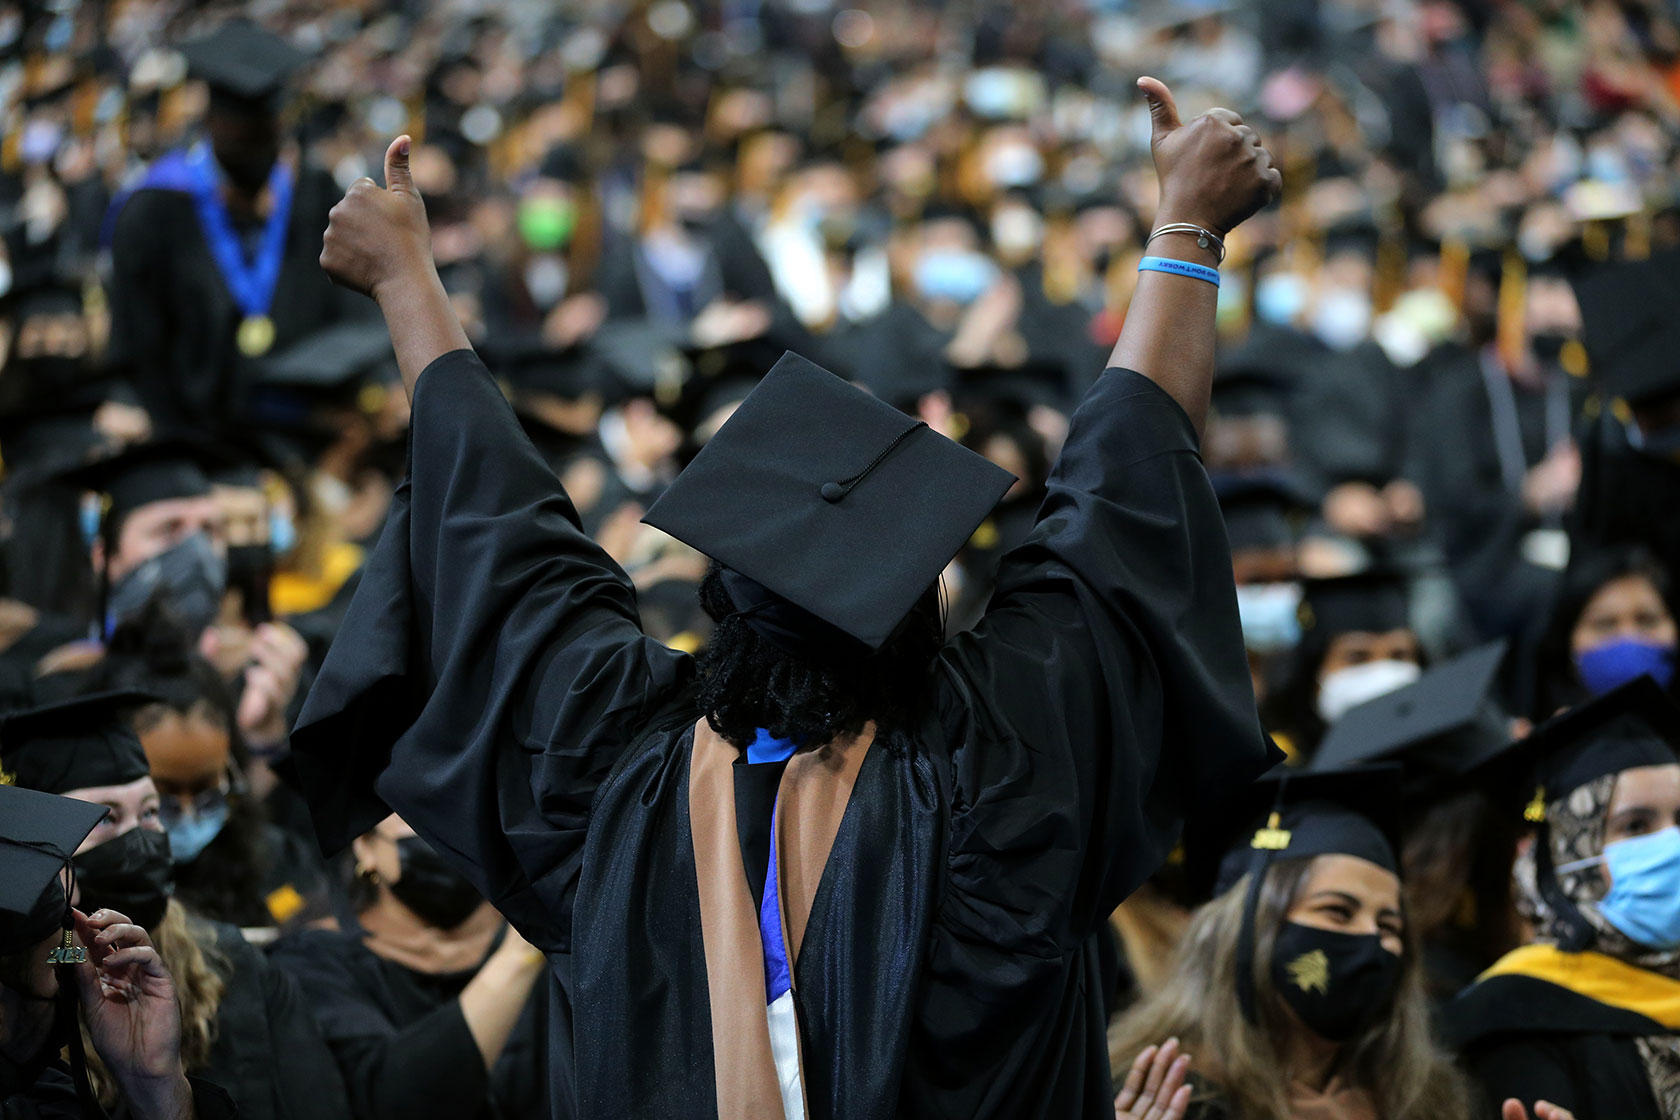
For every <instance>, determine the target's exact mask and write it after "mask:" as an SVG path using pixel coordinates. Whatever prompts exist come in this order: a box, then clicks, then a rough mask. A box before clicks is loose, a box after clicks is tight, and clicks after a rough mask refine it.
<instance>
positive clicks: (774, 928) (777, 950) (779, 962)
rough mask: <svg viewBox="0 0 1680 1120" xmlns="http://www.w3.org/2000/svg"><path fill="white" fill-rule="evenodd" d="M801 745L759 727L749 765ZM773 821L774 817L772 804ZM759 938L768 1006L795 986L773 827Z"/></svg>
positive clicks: (784, 755) (782, 757) (780, 757)
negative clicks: (786, 939) (762, 951)
mask: <svg viewBox="0 0 1680 1120" xmlns="http://www.w3.org/2000/svg"><path fill="white" fill-rule="evenodd" d="M796 749H798V748H797V745H796V744H795V743H794V741H793V740H792V739H777V738H775V737H773V736H772V735H771V734H770V733H769V732H768V731H766V730H764V729H763V728H759V731H758V737H757V738H756V739H754V740H753V742H752V743H751V745H749V746H748V747H747V765H749V766H753V765H757V764H760V763H785V762H786V761H787V760H788V759H790V758H792V757H793V752H794V751H795V750H796ZM770 813H771V817H770V819H771V821H772V823H773V822H774V821H775V807H774V805H772V807H771V810H770ZM758 939H759V942H760V943H761V944H762V946H763V948H764V995H765V999H764V1003H765V1006H769V1005H770V1004H772V1003H775V1002H776V1000H778V999H780V998H781V996H782V994H783V993H784V992H786V991H787V990H788V989H790V988H791V987H793V976H792V973H791V972H790V970H789V969H788V954H787V942H786V941H785V940H784V939H783V937H782V905H781V891H780V889H779V888H778V885H777V882H776V833H775V829H774V827H772V829H771V831H770V863H769V867H768V868H767V870H766V871H765V876H764V897H763V901H761V902H760V903H759V907H758Z"/></svg>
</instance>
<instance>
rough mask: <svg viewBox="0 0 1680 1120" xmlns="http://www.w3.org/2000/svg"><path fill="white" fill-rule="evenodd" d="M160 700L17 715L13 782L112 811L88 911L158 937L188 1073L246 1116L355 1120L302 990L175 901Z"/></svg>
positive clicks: (109, 1078) (8, 753) (7, 730)
mask: <svg viewBox="0 0 1680 1120" xmlns="http://www.w3.org/2000/svg"><path fill="white" fill-rule="evenodd" d="M151 699H152V698H151V697H149V696H146V695H145V694H143V693H134V692H106V693H102V694H98V695H93V696H86V697H81V698H78V699H74V700H68V701H64V702H61V703H57V704H49V705H44V706H42V707H39V708H34V709H31V710H28V711H23V712H14V713H12V714H10V715H8V716H6V717H5V719H4V720H3V721H0V769H3V770H4V771H5V774H6V776H7V777H9V778H10V780H11V781H12V782H13V783H15V784H16V785H18V786H20V787H22V788H25V789H34V790H40V791H43V792H46V793H53V794H58V795H60V796H63V797H70V798H74V799H75V800H77V801H83V802H87V803H88V804H90V805H96V806H99V807H100V808H101V809H102V810H104V811H105V816H104V819H102V820H100V821H99V823H98V824H97V825H96V826H95V827H94V829H93V831H92V832H90V833H89V834H88V836H87V837H86V839H84V840H83V841H82V842H81V844H80V845H79V846H78V847H77V848H76V850H75V852H74V853H73V857H74V858H73V859H72V867H73V869H74V871H75V893H76V898H75V902H76V904H77V905H78V906H79V907H80V908H81V909H83V910H85V911H90V912H91V911H94V910H98V909H104V910H109V911H116V912H120V913H122V914H126V915H127V916H128V917H127V919H125V920H131V921H132V922H133V924H135V925H137V926H139V927H141V928H142V929H144V930H146V931H147V934H148V935H149V937H150V939H151V943H152V945H153V946H155V948H156V950H157V954H158V957H159V959H160V960H161V962H162V964H163V967H165V968H166V969H168V970H169V973H170V975H171V976H172V977H173V978H174V988H175V997H176V1001H177V1003H178V1004H179V1006H180V1011H181V1023H180V1028H179V1045H180V1059H181V1063H182V1065H183V1066H184V1067H185V1068H186V1070H187V1071H188V1072H189V1073H191V1074H193V1075H195V1076H197V1077H200V1078H202V1079H203V1080H205V1081H207V1082H210V1083H213V1084H215V1085H219V1086H221V1087H222V1088H224V1089H226V1090H227V1091H228V1093H229V1094H230V1095H231V1096H232V1097H233V1100H234V1103H235V1104H236V1105H237V1106H238V1108H239V1113H240V1115H241V1116H250V1117H265V1118H270V1120H305V1118H307V1120H317V1118H319V1120H348V1117H349V1116H350V1108H349V1103H348V1100H347V1098H346V1096H345V1092H344V1086H343V1084H342V1083H341V1082H340V1080H339V1077H338V1071H337V1069H336V1067H335V1066H334V1065H333V1060H332V1055H331V1054H330V1053H329V1052H328V1050H327V1048H326V1045H325V1044H324V1043H323V1042H322V1041H321V1036H320V1035H319V1034H318V1033H317V1032H316V1030H315V1024H314V1022H313V1020H311V1019H310V1017H309V1012H308V1009H307V1008H306V1007H305V1005H304V1002H303V998H302V996H301V994H300V993H299V991H298V987H297V984H296V983H294V982H293V980H292V979H291V978H290V977H289V976H287V975H285V974H284V973H282V972H281V971H280V970H279V969H277V968H275V967H273V966H272V965H270V964H269V963H268V961H267V960H266V959H265V958H264V957H263V955H262V953H261V952H260V951H258V950H257V949H256V948H254V947H253V946H251V945H249V944H247V943H246V941H245V939H244V938H243V937H242V936H241V935H240V932H239V930H238V929H237V928H236V927H234V926H230V925H224V924H222V923H219V922H210V921H206V920H204V919H203V918H202V917H200V916H199V915H197V914H195V913H193V912H192V911H191V910H190V909H189V908H188V907H187V906H185V905H183V903H182V902H181V901H180V900H178V899H176V898H173V897H172V895H173V894H174V892H175V881H174V880H175V874H176V867H175V865H174V863H173V862H172V861H171V860H170V850H169V849H170V840H169V833H168V832H167V831H165V828H164V825H163V821H162V819H161V815H160V813H159V811H158V803H159V798H158V791H157V786H156V785H155V784H154V783H153V781H152V777H151V775H150V773H149V772H148V769H147V760H146V752H145V750H144V749H143V747H142V746H141V740H140V736H139V735H137V734H136V733H135V732H134V731H133V730H132V728H131V726H130V716H131V713H132V712H134V711H135V709H136V708H139V707H144V706H146V705H147V704H148V703H149V702H150V701H151ZM88 1065H89V1074H90V1078H91V1083H92V1085H93V1088H94V1091H95V1092H96V1093H97V1095H98V1097H99V1100H100V1103H101V1105H103V1106H104V1107H106V1108H113V1107H117V1106H119V1104H120V1102H119V1092H120V1091H121V1088H122V1086H121V1083H120V1079H119V1077H118V1071H117V1070H116V1069H114V1068H111V1067H109V1066H108V1065H107V1064H106V1063H105V1062H103V1061H100V1060H99V1059H98V1058H90V1059H89V1063H88Z"/></svg>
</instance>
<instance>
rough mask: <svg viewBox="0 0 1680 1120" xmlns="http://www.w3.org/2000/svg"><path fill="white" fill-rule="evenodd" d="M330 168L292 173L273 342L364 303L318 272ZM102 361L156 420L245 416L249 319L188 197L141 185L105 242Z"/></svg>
mask: <svg viewBox="0 0 1680 1120" xmlns="http://www.w3.org/2000/svg"><path fill="white" fill-rule="evenodd" d="M343 193H344V192H343V191H341V190H339V189H338V185H337V184H336V183H335V182H334V181H333V179H332V176H330V175H328V174H327V173H326V172H324V171H322V170H320V169H319V168H313V167H307V166H306V167H305V168H304V169H303V171H302V172H301V173H300V174H299V176H298V182H297V189H296V194H295V195H294V196H293V200H292V214H291V222H290V225H289V229H288V232H287V235H286V251H285V256H284V258H283V260H282V263H281V266H280V281H279V285H278V287H277V288H276V289H275V294H274V307H273V310H272V311H271V312H270V313H269V314H270V317H271V318H272V319H273V320H274V332H275V334H274V348H273V352H278V351H280V350H283V349H285V348H286V347H287V346H288V345H290V344H292V343H294V342H297V341H299V340H301V339H303V338H304V337H306V336H307V335H309V334H312V333H313V332H315V331H317V330H320V329H321V328H323V327H326V326H328V325H330V324H332V323H335V322H338V321H340V320H341V319H344V318H346V317H349V316H352V315H355V314H357V313H361V314H366V311H365V310H364V309H362V308H360V307H358V306H357V304H356V303H352V302H351V298H352V297H351V296H350V294H349V293H348V292H347V291H346V290H344V289H341V288H337V287H335V286H334V285H333V283H332V281H331V280H329V279H328V278H327V274H326V273H325V272H323V271H322V270H321V265H320V259H319V258H320V256H321V234H322V233H323V232H324V231H325V230H326V228H327V211H328V210H330V209H331V208H332V207H333V205H334V204H335V203H336V202H337V201H338V200H339V198H340V197H341V196H342V195H343ZM111 269H112V274H111V343H110V351H109V355H108V360H109V361H110V363H111V364H112V366H113V367H115V368H116V369H118V370H119V371H121V372H123V373H125V374H126V375H127V376H128V377H129V378H130V379H131V380H132V381H133V383H134V386H135V388H136V389H137V390H138V391H139V393H140V397H141V401H142V403H143V404H144V405H145V406H146V409H147V410H148V411H149V412H150V413H151V415H152V419H153V422H154V423H155V424H156V425H157V426H158V427H159V428H160V429H176V428H186V429H188V430H192V431H209V432H219V433H223V434H226V433H227V432H228V429H229V427H230V426H231V425H233V424H234V422H235V421H236V420H238V419H239V418H240V416H241V412H242V409H243V408H244V405H245V400H246V395H247V394H248V392H249V390H250V387H251V383H252V381H253V380H254V379H255V378H256V376H257V375H258V370H259V369H260V361H259V360H253V359H250V358H247V357H245V356H244V355H242V354H241V353H240V352H239V348H238V346H237V344H236V341H235V335H236V332H237V331H238V329H239V323H240V321H241V319H242V318H243V317H244V316H243V313H242V312H241V311H240V309H239V307H238V305H237V304H236V303H235V302H234V298H233V296H232V294H231V293H230V292H229V291H228V287H227V284H226V282H225V281H224V280H223V279H222V275H221V272H220V271H219V270H218V269H217V267H216V262H215V260H214V258H213V257H212V256H211V254H210V249H209V245H208V243H207V242H206V240H205V237H204V233H203V230H202V229H201V228H200V224H199V220H198V214H197V211H196V210H195V209H194V207H193V200H192V198H191V197H190V196H189V195H187V194H185V193H183V192H180V191H173V190H160V189H148V190H141V191H136V192H135V193H134V195H133V196H132V197H131V198H129V199H128V200H127V202H126V203H125V204H124V205H123V207H122V212H121V213H120V214H119V215H118V217H117V221H116V226H115V233H114V235H113V239H112V244H111Z"/></svg>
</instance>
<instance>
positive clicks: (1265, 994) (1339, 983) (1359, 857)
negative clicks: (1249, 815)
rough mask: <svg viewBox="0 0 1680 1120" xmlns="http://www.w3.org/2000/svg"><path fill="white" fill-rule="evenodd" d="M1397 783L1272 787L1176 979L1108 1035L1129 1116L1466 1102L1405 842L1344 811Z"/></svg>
mask: <svg viewBox="0 0 1680 1120" xmlns="http://www.w3.org/2000/svg"><path fill="white" fill-rule="evenodd" d="M1392 782H1393V776H1392V775H1391V774H1387V773H1384V772H1378V773H1375V774H1371V773H1365V774H1348V773H1344V774H1327V775H1299V776H1294V777H1292V778H1291V779H1288V780H1286V781H1285V782H1284V783H1283V788H1282V789H1281V790H1279V788H1278V783H1277V782H1275V781H1274V782H1272V783H1270V784H1269V787H1268V788H1267V792H1266V799H1267V800H1268V801H1271V802H1272V806H1273V807H1272V810H1271V812H1270V813H1269V814H1264V815H1262V816H1261V819H1260V821H1259V827H1257V828H1248V829H1245V830H1244V831H1243V832H1241V833H1240V834H1239V839H1238V840H1237V842H1236V843H1235V844H1234V845H1232V846H1231V847H1230V848H1229V849H1228V850H1227V851H1226V852H1225V855H1224V858H1223V859H1222V860H1220V861H1219V863H1218V864H1217V867H1218V879H1217V888H1218V893H1217V895H1216V897H1214V898H1213V900H1212V901H1211V902H1209V903H1207V904H1206V905H1204V906H1203V907H1201V908H1200V909H1199V910H1198V911H1197V912H1196V914H1195V916H1194V917H1193V918H1192V919H1191V921H1190V925H1189V928H1188V929H1187V931H1186V933H1185V937H1184V940H1183V942H1182V944H1181V945H1180V948H1179V953H1178V956H1177V959H1176V962H1175V964H1174V967H1173V969H1172V971H1171V973H1170V975H1169V978H1168V980H1167V982H1166V984H1165V985H1164V986H1163V987H1162V988H1161V989H1160V990H1159V991H1158V992H1157V993H1155V994H1154V995H1153V996H1151V997H1150V998H1148V999H1146V1000H1144V1001H1143V1002H1142V1003H1141V1004H1139V1005H1138V1006H1137V1007H1136V1008H1134V1009H1133V1010H1132V1011H1131V1012H1130V1013H1129V1014H1127V1015H1126V1016H1125V1017H1124V1018H1122V1019H1120V1020H1119V1021H1118V1022H1117V1023H1116V1024H1115V1025H1114V1027H1113V1029H1112V1030H1111V1032H1110V1050H1109V1053H1110V1061H1111V1063H1112V1065H1113V1067H1114V1069H1115V1070H1116V1071H1117V1072H1118V1071H1122V1070H1129V1073H1128V1075H1127V1077H1126V1080H1125V1083H1124V1086H1123V1087H1122V1089H1121V1092H1120V1094H1119V1096H1118V1098H1117V1099H1116V1102H1115V1114H1116V1116H1117V1117H1119V1118H1120V1120H1131V1118H1140V1120H1141V1118H1143V1117H1148V1118H1150V1120H1156V1118H1158V1117H1160V1118H1174V1120H1176V1118H1181V1117H1186V1116H1195V1117H1198V1118H1204V1120H1211V1118H1215V1117H1217V1118H1222V1120H1225V1118H1228V1120H1379V1118H1380V1120H1464V1118H1465V1117H1467V1116H1468V1115H1469V1104H1468V1101H1469V1093H1468V1091H1467V1088H1466V1086H1465V1084H1464V1082H1463V1080H1462V1079H1461V1078H1460V1076H1459V1075H1458V1073H1457V1071H1456V1070H1455V1069H1454V1068H1453V1066H1452V1064H1451V1061H1450V1060H1449V1059H1448V1057H1447V1056H1446V1054H1445V1053H1444V1052H1443V1051H1442V1050H1441V1049H1440V1048H1438V1046H1437V1045H1436V1042H1435V1040H1434V1038H1433V1037H1432V1035H1431V1031H1430V1024H1429V1011H1428V1003H1427V1000H1426V998H1425V995H1424V990H1423V985H1422V979H1421V974H1420V970H1419V963H1418V956H1417V951H1416V947H1415V945H1414V944H1413V942H1412V939H1411V937H1410V934H1409V931H1408V929H1407V926H1406V919H1405V913H1404V905H1403V903H1402V901H1401V893H1400V876H1399V863H1398V861H1397V860H1396V859H1395V856H1394V850H1393V845H1392V843H1391V842H1390V840H1389V837H1388V836H1387V835H1385V830H1384V829H1382V828H1379V827H1378V825H1377V824H1375V823H1373V819H1372V816H1371V815H1368V813H1367V812H1360V811H1356V810H1354V809H1352V808H1350V807H1348V806H1349V805H1350V804H1357V805H1362V806H1364V807H1365V808H1366V809H1367V810H1370V809H1371V808H1372V807H1373V806H1376V805H1380V803H1381V800H1382V795H1383V794H1384V792H1386V791H1388V790H1389V789H1391V788H1392ZM1215 858H1217V857H1215ZM1210 862H1211V861H1210ZM1192 1069H1193V1070H1194V1073H1193V1074H1192V1072H1191V1071H1192ZM1519 1115H1521V1116H1523V1117H1526V1114H1519ZM1536 1115H1537V1117H1539V1118H1540V1120H1564V1118H1565V1117H1566V1116H1567V1114H1566V1113H1563V1112H1562V1111H1561V1110H1553V1111H1547V1110H1546V1109H1538V1110H1537V1113H1536ZM1505 1116H1506V1118H1507V1120H1510V1118H1511V1116H1512V1114H1511V1113H1510V1112H1508V1111H1507V1112H1506V1113H1505Z"/></svg>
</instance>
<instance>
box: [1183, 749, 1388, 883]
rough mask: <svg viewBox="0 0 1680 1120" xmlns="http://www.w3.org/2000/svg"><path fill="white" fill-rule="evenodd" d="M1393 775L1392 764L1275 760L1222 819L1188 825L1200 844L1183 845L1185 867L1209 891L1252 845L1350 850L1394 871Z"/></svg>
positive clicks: (1279, 852) (1287, 851) (1272, 854)
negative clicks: (1344, 765) (1317, 765)
mask: <svg viewBox="0 0 1680 1120" xmlns="http://www.w3.org/2000/svg"><path fill="white" fill-rule="evenodd" d="M1399 776H1400V768H1399V767H1398V766H1394V765H1370V766H1357V767H1351V768H1348V769H1343V770H1337V771H1332V772H1318V771H1310V770H1300V769H1297V768H1295V767H1291V766H1288V765H1282V766H1275V767H1273V768H1272V769H1271V770H1268V771H1267V772H1266V773H1264V774H1262V775H1261V776H1260V777H1259V778H1256V779H1255V781H1254V783H1253V785H1251V786H1250V787H1249V789H1248V790H1247V791H1246V792H1245V793H1244V794H1243V795H1242V797H1241V798H1240V799H1239V802H1238V804H1237V805H1235V806H1233V807H1232V808H1231V810H1230V811H1229V812H1227V813H1223V814H1221V818H1222V819H1220V820H1219V821H1213V822H1206V823H1205V825H1204V824H1198V825H1196V826H1193V827H1194V828H1195V830H1196V831H1195V833H1194V834H1195V835H1197V836H1199V837H1202V838H1203V839H1202V840H1201V843H1202V844H1207V845H1208V847H1206V848H1202V849H1201V850H1198V844H1196V843H1192V844H1190V845H1189V847H1188V851H1189V859H1190V865H1191V875H1192V876H1193V878H1195V879H1197V880H1198V881H1200V882H1201V883H1202V884H1203V886H1204V888H1205V890H1206V895H1207V897H1210V898H1213V897H1217V896H1219V895H1221V894H1224V893H1225V892H1226V891H1228V890H1230V889H1231V887H1232V886H1234V885H1235V884H1236V882H1237V880H1238V879H1241V878H1242V877H1243V876H1244V875H1246V874H1247V873H1248V872H1249V870H1250V869H1251V867H1252V866H1253V863H1254V856H1255V853H1257V852H1264V853H1266V854H1267V857H1268V858H1270V859H1307V858H1310V857H1313V856H1324V855H1347V856H1358V857H1359V858H1360V859H1363V860H1368V861H1370V862H1371V863H1374V864H1376V865H1377V866H1378V867H1382V868H1386V869H1387V870H1389V871H1394V872H1396V873H1398V870H1399V866H1400V865H1399V862H1398V860H1397V859H1396V853H1397V852H1398V851H1399V834H1400V814H1399V804H1398V802H1399V799H1398V798H1396V797H1395V796H1394V791H1395V786H1396V782H1397V780H1398V778H1399ZM1233 826H1235V831H1233Z"/></svg>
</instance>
